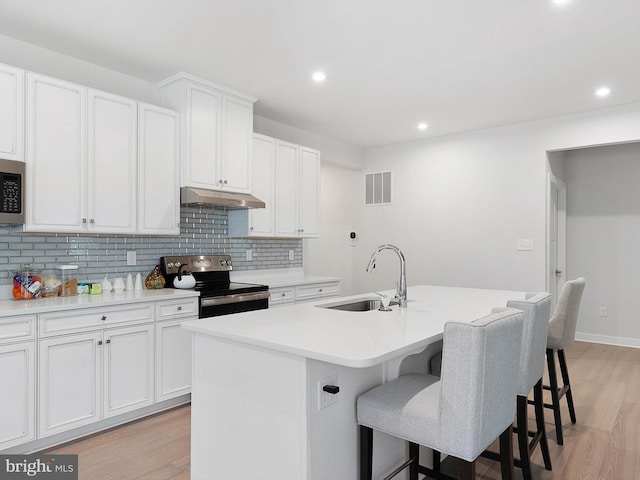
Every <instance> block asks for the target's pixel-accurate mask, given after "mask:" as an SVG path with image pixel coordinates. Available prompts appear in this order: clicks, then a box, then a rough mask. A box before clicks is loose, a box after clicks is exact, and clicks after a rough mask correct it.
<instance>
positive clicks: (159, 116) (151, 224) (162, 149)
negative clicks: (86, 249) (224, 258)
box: [138, 103, 180, 235]
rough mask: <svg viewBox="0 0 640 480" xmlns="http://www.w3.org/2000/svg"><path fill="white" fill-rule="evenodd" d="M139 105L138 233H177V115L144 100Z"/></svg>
mask: <svg viewBox="0 0 640 480" xmlns="http://www.w3.org/2000/svg"><path fill="white" fill-rule="evenodd" d="M138 108H139V123H140V125H139V132H140V136H139V152H138V172H139V182H138V188H139V193H138V232H140V233H144V234H152V235H178V234H179V233H180V192H179V181H178V180H179V178H180V175H179V172H178V162H177V158H178V141H179V140H178V118H177V117H178V115H177V113H176V112H175V111H173V110H168V109H166V108H162V107H157V106H155V105H148V104H145V103H140V104H139V107H138Z"/></svg>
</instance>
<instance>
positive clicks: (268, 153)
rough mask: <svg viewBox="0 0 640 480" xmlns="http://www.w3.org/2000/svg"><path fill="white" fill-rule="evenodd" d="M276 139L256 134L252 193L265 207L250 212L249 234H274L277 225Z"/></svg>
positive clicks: (252, 167) (253, 153) (253, 150)
mask: <svg viewBox="0 0 640 480" xmlns="http://www.w3.org/2000/svg"><path fill="white" fill-rule="evenodd" d="M275 154H276V150H275V139H274V138H271V137H266V136H264V135H257V134H256V135H254V137H253V147H252V153H251V156H252V161H251V176H252V181H251V185H252V193H253V195H255V196H256V197H257V198H259V199H260V200H262V201H263V202H264V203H265V204H266V206H265V208H252V209H250V210H248V214H249V232H248V233H249V235H252V236H272V235H273V230H274V227H275V222H274V213H275V208H274V205H273V198H274V177H275Z"/></svg>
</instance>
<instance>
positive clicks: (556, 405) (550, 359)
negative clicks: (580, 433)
mask: <svg viewBox="0 0 640 480" xmlns="http://www.w3.org/2000/svg"><path fill="white" fill-rule="evenodd" d="M547 367H548V370H549V384H550V389H551V403H552V408H553V418H554V420H555V424H556V440H557V441H558V445H563V444H564V439H563V437H562V418H561V416H560V397H559V395H558V377H557V374H556V360H555V357H554V356H553V349H551V348H548V349H547Z"/></svg>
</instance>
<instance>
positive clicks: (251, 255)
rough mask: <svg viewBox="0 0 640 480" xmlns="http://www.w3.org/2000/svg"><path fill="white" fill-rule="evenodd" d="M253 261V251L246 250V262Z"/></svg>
mask: <svg viewBox="0 0 640 480" xmlns="http://www.w3.org/2000/svg"><path fill="white" fill-rule="evenodd" d="M251 260H253V250H247V262H250V261H251Z"/></svg>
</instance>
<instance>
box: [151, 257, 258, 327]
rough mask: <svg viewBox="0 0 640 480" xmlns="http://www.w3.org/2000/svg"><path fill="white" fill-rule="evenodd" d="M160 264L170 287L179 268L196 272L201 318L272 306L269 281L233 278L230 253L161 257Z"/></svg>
mask: <svg viewBox="0 0 640 480" xmlns="http://www.w3.org/2000/svg"><path fill="white" fill-rule="evenodd" d="M160 267H161V268H162V273H163V275H164V276H165V279H166V286H167V287H172V286H173V279H174V278H176V277H177V276H178V272H180V273H181V274H184V273H190V274H191V275H193V276H194V278H195V280H196V285H195V287H194V289H195V290H196V291H198V292H200V312H199V317H200V318H206V317H215V316H218V315H228V314H230V313H239V312H247V311H250V310H260V309H264V308H268V307H269V287H268V286H267V285H256V284H252V283H238V282H232V281H230V278H229V272H230V271H231V270H233V266H232V263H231V256H230V255H193V256H189V255H186V256H185V255H181V256H175V257H161V258H160Z"/></svg>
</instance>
